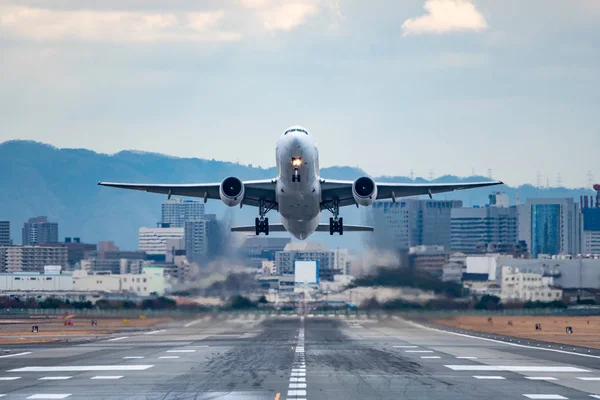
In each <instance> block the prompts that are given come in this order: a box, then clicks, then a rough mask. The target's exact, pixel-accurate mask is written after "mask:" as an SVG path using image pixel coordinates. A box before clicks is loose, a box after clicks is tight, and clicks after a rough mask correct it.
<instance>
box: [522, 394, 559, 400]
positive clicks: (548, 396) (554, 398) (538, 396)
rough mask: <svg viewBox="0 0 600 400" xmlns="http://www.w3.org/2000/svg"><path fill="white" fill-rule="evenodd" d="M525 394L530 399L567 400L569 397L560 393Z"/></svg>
mask: <svg viewBox="0 0 600 400" xmlns="http://www.w3.org/2000/svg"><path fill="white" fill-rule="evenodd" d="M523 396H525V397H527V398H528V399H537V400H566V399H568V397H564V396H561V395H560V394H524V395H523Z"/></svg>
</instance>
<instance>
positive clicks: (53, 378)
mask: <svg viewBox="0 0 600 400" xmlns="http://www.w3.org/2000/svg"><path fill="white" fill-rule="evenodd" d="M71 378H72V376H45V377H43V378H40V379H38V381H66V380H67V379H71Z"/></svg>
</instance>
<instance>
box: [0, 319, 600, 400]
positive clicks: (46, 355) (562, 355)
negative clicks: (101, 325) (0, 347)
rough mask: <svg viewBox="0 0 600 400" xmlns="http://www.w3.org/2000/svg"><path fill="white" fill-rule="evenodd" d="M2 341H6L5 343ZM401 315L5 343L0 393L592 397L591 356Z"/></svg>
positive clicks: (595, 370) (198, 324)
mask: <svg viewBox="0 0 600 400" xmlns="http://www.w3.org/2000/svg"><path fill="white" fill-rule="evenodd" d="M5 348H6V346H5ZM561 351H562V352H558V350H557V351H554V350H552V351H549V350H548V349H546V350H543V349H541V348H538V347H537V346H526V347H523V345H518V346H516V345H515V344H513V343H503V342H500V341H494V340H490V339H486V338H477V337H474V336H469V335H465V334H461V333H456V332H448V331H442V330H438V329H434V328H430V327H425V326H422V325H419V324H416V323H414V322H410V321H405V320H402V319H400V318H398V317H381V318H368V317H363V318H356V317H346V316H344V317H341V318H340V317H322V316H318V315H308V316H306V317H299V316H290V317H265V316H258V315H256V316H255V315H247V316H241V317H239V316H235V317H233V316H231V317H226V316H220V317H219V318H214V319H213V318H208V317H205V318H203V319H199V320H194V321H185V322H172V323H170V324H166V325H164V326H161V327H159V328H154V329H153V330H149V331H145V332H127V333H124V334H120V335H112V336H108V337H103V338H102V339H101V340H97V341H93V342H87V343H63V344H60V345H57V344H52V345H43V344H39V345H19V346H12V347H11V348H10V353H2V354H1V355H0V395H2V396H3V398H6V399H63V398H66V399H152V400H154V399H156V400H159V399H160V400H167V399H190V400H191V399H194V400H203V399H236V400H245V399H248V400H249V399H253V400H254V399H275V400H282V399H310V400H313V399H328V400H330V399H336V400H342V399H356V400H358V399H361V400H363V399H419V400H421V399H452V400H458V399H486V400H491V399H499V400H500V399H501V400H506V399H588V400H589V399H592V398H597V399H600V357H598V356H594V355H591V354H583V355H582V354H579V353H577V352H569V351H566V350H561Z"/></svg>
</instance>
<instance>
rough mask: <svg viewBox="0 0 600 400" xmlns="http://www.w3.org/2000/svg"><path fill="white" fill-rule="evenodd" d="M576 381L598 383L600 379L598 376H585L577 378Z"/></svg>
mask: <svg viewBox="0 0 600 400" xmlns="http://www.w3.org/2000/svg"><path fill="white" fill-rule="evenodd" d="M577 379H579V380H582V381H600V377H598V376H585V377H579V376H578V377H577Z"/></svg>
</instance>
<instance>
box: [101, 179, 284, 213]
mask: <svg viewBox="0 0 600 400" xmlns="http://www.w3.org/2000/svg"><path fill="white" fill-rule="evenodd" d="M275 182H276V180H275V179H263V180H256V181H245V182H244V188H245V195H244V200H243V201H242V204H245V205H249V206H255V207H258V205H259V201H260V200H266V201H269V202H272V203H277V199H276V198H275ZM98 185H100V186H108V187H114V188H119V189H129V190H139V191H143V192H149V193H161V194H166V195H168V196H172V195H175V196H188V197H200V198H204V199H205V200H206V199H216V200H220V199H221V197H220V195H219V187H220V186H221V184H220V183H185V184H175V185H174V184H146V183H116V182H98ZM275 209H277V207H275Z"/></svg>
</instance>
